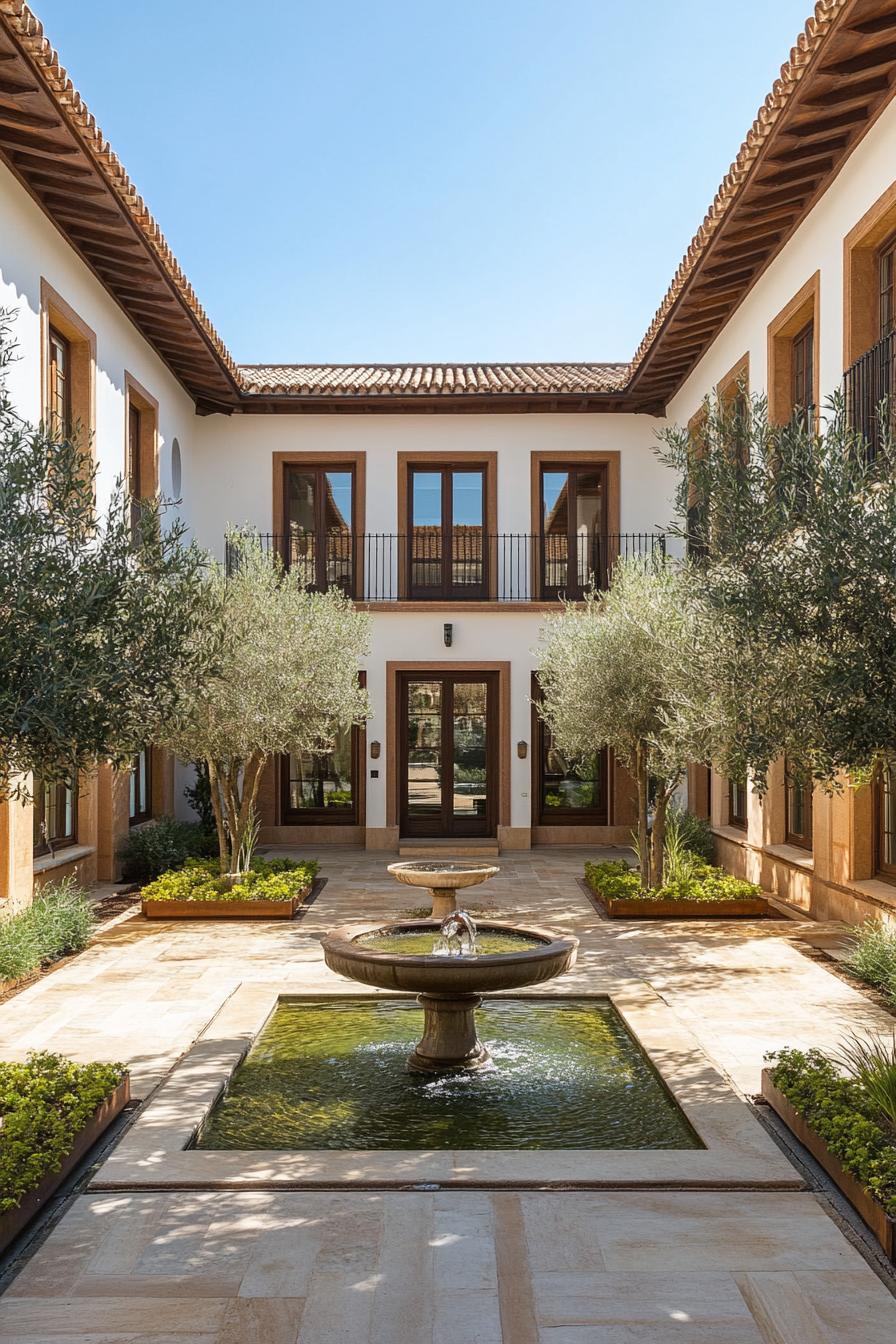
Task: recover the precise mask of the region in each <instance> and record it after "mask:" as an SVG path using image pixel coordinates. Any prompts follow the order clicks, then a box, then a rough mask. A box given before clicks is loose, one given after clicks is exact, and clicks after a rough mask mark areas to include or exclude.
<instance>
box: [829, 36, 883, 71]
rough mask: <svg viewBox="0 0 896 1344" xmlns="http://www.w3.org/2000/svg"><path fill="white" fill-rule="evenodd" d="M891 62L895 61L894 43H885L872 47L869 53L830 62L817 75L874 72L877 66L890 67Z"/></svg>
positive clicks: (863, 52) (862, 52) (865, 52)
mask: <svg viewBox="0 0 896 1344" xmlns="http://www.w3.org/2000/svg"><path fill="white" fill-rule="evenodd" d="M893 61H896V42H886V43H882V44H881V45H880V46H875V47H872V48H871V49H870V50H869V51H860V52H858V53H857V54H856V55H855V56H847V57H844V58H843V59H840V60H834V61H831V62H830V63H829V64H828V65H823V66H822V67H821V70H820V72H819V73H820V74H823V75H852V74H855V73H856V72H857V71H859V70H876V69H877V68H878V67H879V66H882V65H891V64H892V63H893Z"/></svg>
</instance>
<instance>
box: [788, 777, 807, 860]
mask: <svg viewBox="0 0 896 1344" xmlns="http://www.w3.org/2000/svg"><path fill="white" fill-rule="evenodd" d="M784 839H785V842H786V843H787V844H788V845H796V846H797V847H798V848H799V849H808V850H811V849H812V786H811V784H804V783H800V781H799V780H797V779H794V777H793V776H792V775H791V773H790V771H789V769H788V767H787V763H786V761H785V763H784Z"/></svg>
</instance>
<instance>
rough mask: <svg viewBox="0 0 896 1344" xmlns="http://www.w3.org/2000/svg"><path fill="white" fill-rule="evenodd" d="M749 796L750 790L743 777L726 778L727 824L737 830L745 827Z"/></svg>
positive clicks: (742, 829) (743, 829)
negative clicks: (741, 778)
mask: <svg viewBox="0 0 896 1344" xmlns="http://www.w3.org/2000/svg"><path fill="white" fill-rule="evenodd" d="M749 798H750V790H749V786H748V784H747V781H746V780H745V779H744V780H740V779H729V780H728V825H729V826H735V827H736V828H737V829H738V830H739V831H745V830H746V829H747V809H748V807H749Z"/></svg>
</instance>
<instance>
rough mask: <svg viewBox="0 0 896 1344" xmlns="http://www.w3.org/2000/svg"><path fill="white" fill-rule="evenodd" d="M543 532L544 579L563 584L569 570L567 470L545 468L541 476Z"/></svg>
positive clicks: (551, 584)
mask: <svg viewBox="0 0 896 1344" xmlns="http://www.w3.org/2000/svg"><path fill="white" fill-rule="evenodd" d="M541 503H542V518H543V524H542V526H543V532H544V581H545V585H546V586H547V587H548V588H565V587H566V583H567V577H568V573H569V528H568V507H569V473H568V472H565V471H545V472H543V473H542V478H541Z"/></svg>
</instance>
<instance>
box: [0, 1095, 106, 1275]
mask: <svg viewBox="0 0 896 1344" xmlns="http://www.w3.org/2000/svg"><path fill="white" fill-rule="evenodd" d="M130 1099H131V1080H130V1077H129V1076H128V1074H125V1076H124V1077H123V1078H122V1080H121V1082H120V1083H119V1084H118V1086H117V1087H116V1088H115V1090H114V1092H110V1093H109V1095H108V1097H107V1098H106V1100H105V1101H101V1102H100V1104H99V1106H97V1108H96V1110H95V1111H94V1113H93V1115H92V1116H91V1117H90V1119H89V1120H88V1121H87V1124H86V1125H85V1126H84V1128H83V1129H82V1130H81V1132H80V1134H78V1135H77V1136H76V1138H75V1141H74V1144H73V1145H72V1147H71V1150H70V1152H69V1154H68V1156H67V1157H66V1158H65V1159H64V1161H63V1163H62V1166H61V1167H60V1168H59V1170H58V1171H50V1172H48V1173H47V1175H46V1176H45V1177H44V1178H43V1180H42V1181H41V1183H40V1185H38V1186H36V1187H35V1188H34V1189H33V1190H30V1191H29V1192H28V1194H27V1195H23V1196H22V1202H21V1204H20V1205H19V1207H18V1208H17V1209H10V1210H9V1212H8V1213H4V1214H0V1251H5V1250H6V1248H7V1246H9V1245H10V1243H11V1242H13V1241H15V1239H16V1237H17V1236H18V1235H19V1233H20V1232H22V1231H23V1230H24V1228H26V1227H27V1226H28V1224H29V1223H30V1222H31V1219H32V1218H33V1217H34V1216H35V1215H36V1214H37V1213H39V1212H40V1210H41V1209H42V1208H43V1206H44V1204H46V1202H47V1200H48V1199H49V1198H50V1197H51V1196H52V1195H54V1194H55V1193H56V1191H57V1190H58V1189H59V1187H60V1185H61V1184H62V1182H63V1181H64V1180H65V1178H66V1177H67V1176H68V1175H69V1174H70V1173H71V1172H72V1171H74V1169H75V1167H76V1166H77V1165H78V1163H79V1162H80V1161H81V1158H82V1157H83V1156H84V1154H85V1153H87V1152H89V1151H90V1149H91V1148H92V1147H93V1145H94V1144H95V1143H96V1141H97V1139H98V1138H100V1136H101V1135H102V1134H103V1133H104V1132H105V1130H107V1129H108V1128H109V1126H110V1125H111V1123H112V1121H113V1120H114V1119H115V1117H116V1115H118V1113H119V1111H120V1110H122V1109H123V1107H125V1106H126V1105H127V1103H128V1102H129V1101H130Z"/></svg>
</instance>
